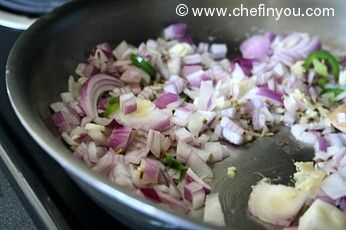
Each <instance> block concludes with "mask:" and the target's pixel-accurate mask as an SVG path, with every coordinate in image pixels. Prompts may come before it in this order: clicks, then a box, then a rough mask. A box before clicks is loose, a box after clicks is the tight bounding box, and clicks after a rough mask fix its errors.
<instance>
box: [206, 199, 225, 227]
mask: <svg viewBox="0 0 346 230" xmlns="http://www.w3.org/2000/svg"><path fill="white" fill-rule="evenodd" d="M203 221H204V222H206V223H209V224H213V225H217V226H221V227H222V226H225V225H226V224H225V218H224V214H223V212H222V206H221V203H220V199H219V193H213V194H209V195H207V197H206V200H205V208H204V215H203Z"/></svg>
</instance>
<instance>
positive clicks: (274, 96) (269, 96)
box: [257, 87, 283, 104]
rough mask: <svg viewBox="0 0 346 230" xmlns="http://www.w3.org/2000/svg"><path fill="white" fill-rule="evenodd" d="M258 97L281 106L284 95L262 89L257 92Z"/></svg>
mask: <svg viewBox="0 0 346 230" xmlns="http://www.w3.org/2000/svg"><path fill="white" fill-rule="evenodd" d="M257 95H259V96H263V97H265V98H267V99H269V100H271V101H274V102H277V103H280V104H281V103H282V102H283V95H282V94H281V93H278V92H276V91H273V90H270V89H268V88H267V87H260V88H259V90H258V92H257Z"/></svg>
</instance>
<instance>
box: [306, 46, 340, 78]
mask: <svg viewBox="0 0 346 230" xmlns="http://www.w3.org/2000/svg"><path fill="white" fill-rule="evenodd" d="M327 64H328V65H329V67H330V68H331V73H332V75H333V76H334V78H335V80H338V78H339V73H340V63H339V61H338V59H337V58H336V57H335V56H334V55H332V54H331V53H330V52H328V51H326V50H318V51H315V52H312V53H311V54H310V55H309V56H308V57H307V58H306V59H305V61H304V65H303V66H304V68H305V69H309V68H310V67H311V66H312V65H313V67H314V70H315V71H316V73H317V74H318V75H320V76H321V77H325V78H326V77H327V76H328V67H327Z"/></svg>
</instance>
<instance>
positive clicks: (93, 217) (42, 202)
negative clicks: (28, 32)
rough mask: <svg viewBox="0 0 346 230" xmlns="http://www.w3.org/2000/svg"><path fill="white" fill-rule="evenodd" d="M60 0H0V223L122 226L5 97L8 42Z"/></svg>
mask: <svg viewBox="0 0 346 230" xmlns="http://www.w3.org/2000/svg"><path fill="white" fill-rule="evenodd" d="M66 1H67V0H60V1H58V0H50V1H48V0H46V1H38V0H0V51H1V52H0V108H1V110H0V159H1V160H0V184H1V186H0V229H96V228H102V229H107V228H114V227H116V228H118V227H119V228H120V229H122V228H125V227H124V226H123V225H122V224H121V223H120V222H118V221H117V220H116V219H114V218H113V217H111V216H110V215H109V214H108V213H107V212H105V211H104V210H103V209H102V208H101V207H99V206H98V205H97V204H96V203H95V202H93V201H92V200H91V199H90V198H89V197H87V196H86V195H85V194H84V193H83V192H82V191H81V190H80V189H79V188H78V187H77V185H76V184H75V183H74V182H73V181H72V180H71V179H70V177H69V176H68V175H67V174H66V173H65V172H64V171H63V169H62V167H60V165H58V164H57V163H56V162H55V161H54V160H53V159H51V158H50V156H49V155H48V154H46V153H45V152H44V151H43V150H42V149H41V148H40V147H39V146H38V145H37V144H36V143H35V142H34V141H33V139H32V138H31V137H30V136H29V134H28V133H27V132H26V131H25V129H24V128H23V127H22V126H21V124H20V122H19V120H18V119H17V117H16V115H15V114H14V111H13V110H12V107H11V105H10V102H9V99H8V97H7V93H6V85H5V66H6V60H7V57H8V54H9V52H10V50H11V47H12V46H13V44H14V42H15V41H16V39H17V38H18V37H19V36H20V34H21V33H22V32H23V29H26V28H27V27H28V26H29V25H30V24H31V23H33V22H34V21H35V18H36V17H38V16H39V15H40V14H43V13H46V12H48V11H50V10H51V9H53V8H54V7H56V6H58V5H60V4H62V3H64V2H66ZM10 27H12V28H10Z"/></svg>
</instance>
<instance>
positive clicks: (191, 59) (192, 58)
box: [184, 54, 202, 65]
mask: <svg viewBox="0 0 346 230" xmlns="http://www.w3.org/2000/svg"><path fill="white" fill-rule="evenodd" d="M201 62H202V58H201V55H200V54H193V55H188V56H185V57H184V64H185V65H197V64H200V63H201Z"/></svg>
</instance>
